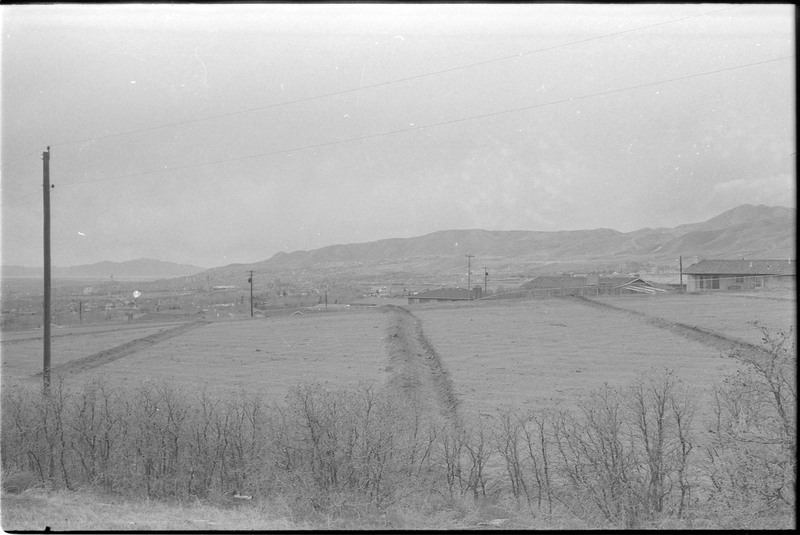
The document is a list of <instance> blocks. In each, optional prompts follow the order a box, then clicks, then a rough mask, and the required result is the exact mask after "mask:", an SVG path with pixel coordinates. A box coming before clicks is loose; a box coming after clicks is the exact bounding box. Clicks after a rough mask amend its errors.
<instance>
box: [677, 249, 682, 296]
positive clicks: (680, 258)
mask: <svg viewBox="0 0 800 535" xmlns="http://www.w3.org/2000/svg"><path fill="white" fill-rule="evenodd" d="M678 269H679V270H680V272H681V293H683V256H679V257H678Z"/></svg>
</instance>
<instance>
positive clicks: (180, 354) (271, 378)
mask: <svg viewBox="0 0 800 535" xmlns="http://www.w3.org/2000/svg"><path fill="white" fill-rule="evenodd" d="M384 324H385V317H384V315H383V314H380V313H378V312H377V311H376V310H375V309H366V310H357V311H353V312H341V313H329V314H324V313H317V314H304V315H300V314H298V315H290V316H280V317H270V318H259V319H251V318H247V319H243V320H228V321H220V322H212V323H207V324H205V325H201V326H199V327H197V328H195V329H192V330H191V331H187V332H185V333H182V334H180V335H178V336H175V337H173V338H170V339H168V340H165V341H162V342H160V343H157V344H151V345H150V346H147V347H143V348H142V349H141V350H139V351H137V352H136V353H134V354H131V355H128V356H126V357H125V358H122V359H119V360H116V361H114V362H113V363H111V364H108V365H104V366H99V367H96V368H93V369H89V370H86V371H85V372H83V373H81V374H79V375H74V374H73V375H71V376H70V377H69V378H68V381H79V382H82V381H84V380H87V379H89V378H92V377H100V376H102V377H104V378H105V379H106V380H108V381H110V382H111V383H114V384H124V383H133V384H135V383H137V382H141V381H145V380H150V379H171V380H174V381H175V382H176V383H178V384H181V385H184V386H190V385H191V386H198V387H202V386H206V387H208V390H209V391H210V392H216V393H224V392H232V391H239V390H247V391H250V392H256V393H259V394H263V395H265V396H267V397H270V398H275V400H278V399H277V398H282V397H283V396H284V395H285V394H286V392H287V391H288V389H289V388H290V387H291V386H293V385H296V384H298V383H303V382H312V381H319V382H330V383H332V384H335V385H337V386H345V385H348V384H354V383H356V382H358V381H360V380H363V381H370V382H381V381H383V380H384V378H385V370H384V367H385V366H386V362H385V358H384V357H383V355H384V348H383V341H382V338H383V336H384V335H385V325H384ZM144 332H146V331H142V333H144ZM121 335H122V337H121V338H120V339H119V340H117V341H116V342H115V343H110V342H109V341H108V339H106V338H104V340H105V343H106V348H108V347H111V346H113V345H117V344H120V343H123V342H127V341H129V340H131V339H132V336H131V333H130V332H129V331H124V332H123V333H121ZM103 336H104V337H105V336H109V334H105V333H104V335H103ZM70 342H72V345H69V344H62V345H61V346H60V349H63V350H67V351H69V353H70V355H74V354H79V353H80V348H81V347H84V342H83V341H82V340H81V339H77V338H76V339H74V340H70ZM36 347H37V348H38V351H39V355H41V341H38V342H37V346H36ZM86 347H87V349H86V350H85V351H84V352H83V355H82V356H85V355H87V354H90V353H92V352H95V351H99V350H100V349H102V347H101V344H99V343H93V344H92V345H91V348H89V347H88V346H86ZM25 349H26V350H27V351H26V353H25V355H24V356H23V355H21V354H17V352H16V351H15V350H16V347H15V346H9V347H8V350H7V351H6V348H4V356H3V360H4V365H3V366H4V372H5V366H6V363H5V361H8V366H9V371H10V372H15V373H16V374H18V373H19V371H21V370H24V371H25V372H30V373H31V374H32V373H36V372H38V371H40V369H41V357H40V356H39V357H38V359H37V360H35V364H34V365H32V366H21V365H20V364H19V363H18V362H17V361H18V360H20V359H21V360H24V361H26V362H27V361H29V360H30V359H31V358H32V355H31V353H33V351H32V348H28V347H27V346H25ZM53 353H54V355H55V353H56V346H55V340H54V342H53ZM64 361H65V359H63V358H59V362H64ZM53 363H54V365H55V364H56V359H55V357H54V358H53ZM56 372H57V370H55V369H54V374H55V373H56ZM4 375H5V373H4ZM19 378H20V379H22V378H23V377H22V376H19ZM6 379H9V378H6Z"/></svg>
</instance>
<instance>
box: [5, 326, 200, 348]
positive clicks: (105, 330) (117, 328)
mask: <svg viewBox="0 0 800 535" xmlns="http://www.w3.org/2000/svg"><path fill="white" fill-rule="evenodd" d="M185 324H186V322H185V321H171V322H165V323H137V324H134V325H130V324H123V325H120V326H108V327H107V328H105V327H106V326H103V327H104V328H102V329H98V330H96V331H85V332H68V333H59V332H56V333H52V334H51V335H50V338H64V337H66V336H89V335H96V334H104V333H115V332H120V331H136V330H144V329H157V328H159V327H170V326H172V325H185ZM87 327H88V328H93V327H95V326H91V325H90V326H87ZM67 328H74V327H73V326H70V327H67ZM78 328H80V327H78ZM12 333H13V331H11V332H9V333H6V334H12ZM43 336H44V335H43V334H37V335H35V336H26V337H25V338H6V339H0V344H3V345H5V344H16V343H19V342H30V341H31V340H41V339H42V337H43Z"/></svg>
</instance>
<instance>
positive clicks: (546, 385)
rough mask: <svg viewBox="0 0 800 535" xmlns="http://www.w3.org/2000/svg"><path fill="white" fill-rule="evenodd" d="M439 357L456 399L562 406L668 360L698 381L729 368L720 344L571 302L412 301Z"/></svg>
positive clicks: (484, 405) (473, 403)
mask: <svg viewBox="0 0 800 535" xmlns="http://www.w3.org/2000/svg"><path fill="white" fill-rule="evenodd" d="M412 310H414V313H415V314H416V315H417V316H418V317H419V318H420V319H422V323H423V329H424V330H425V334H426V335H427V336H428V338H429V339H430V341H431V343H432V344H433V346H434V347H436V349H437V351H438V352H439V354H440V356H441V358H442V360H443V361H444V363H445V365H446V366H447V369H448V371H449V373H450V375H451V378H452V380H453V382H454V384H455V388H456V391H457V394H458V396H459V398H460V399H461V400H462V403H463V406H464V408H465V409H466V410H467V411H469V412H473V413H477V412H484V413H485V412H492V410H493V409H494V408H497V407H500V406H503V405H512V406H517V407H541V406H544V405H557V406H559V407H566V406H570V405H571V404H572V402H574V401H575V400H576V399H577V398H578V397H579V396H581V395H585V394H588V393H589V391H591V390H593V389H596V388H598V387H600V386H602V385H603V384H604V383H609V384H611V385H619V386H621V385H625V384H628V383H630V382H631V381H632V380H633V379H634V378H635V377H636V375H637V374H638V373H640V372H643V371H646V370H648V369H650V368H659V367H664V366H667V367H669V368H671V369H674V370H676V373H677V375H678V377H679V378H680V379H682V380H683V381H685V382H686V384H689V385H693V386H695V387H697V389H698V390H700V389H707V387H708V386H709V385H710V384H712V383H713V382H714V381H716V380H718V379H719V378H720V377H721V376H722V374H723V373H725V372H729V371H732V370H734V369H735V366H734V363H732V362H730V361H728V360H727V359H722V358H720V353H719V351H718V350H716V349H713V348H710V347H708V346H706V345H703V344H701V343H699V342H695V341H691V340H687V339H686V338H684V337H681V336H678V335H676V334H674V333H671V332H669V331H665V330H663V329H659V328H657V327H654V326H651V325H647V324H645V323H644V322H642V321H641V320H640V319H638V318H636V317H635V316H633V315H630V316H628V315H626V314H624V313H622V314H616V313H613V312H610V313H604V312H602V311H600V310H599V309H597V308H595V307H587V306H585V305H583V304H581V303H579V302H577V301H571V300H563V299H537V300H520V301H508V302H506V303H503V304H496V303H481V304H472V305H451V306H441V305H439V306H429V307H425V306H423V307H419V308H413V309H412Z"/></svg>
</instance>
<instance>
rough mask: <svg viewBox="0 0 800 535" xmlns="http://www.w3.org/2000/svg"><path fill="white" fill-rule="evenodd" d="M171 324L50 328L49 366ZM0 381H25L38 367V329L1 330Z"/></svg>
mask: <svg viewBox="0 0 800 535" xmlns="http://www.w3.org/2000/svg"><path fill="white" fill-rule="evenodd" d="M173 326H174V324H141V325H124V324H122V325H120V324H118V325H112V326H90V327H71V328H63V329H53V330H52V331H51V341H50V350H51V366H53V367H56V366H59V365H61V364H66V363H67V362H70V361H72V360H75V359H78V358H81V357H85V356H87V355H91V354H92V353H97V352H99V351H103V350H106V349H109V348H111V347H114V346H117V345H119V344H123V343H125V342H129V341H131V340H135V339H137V338H142V337H145V336H148V335H152V334H154V333H158V332H160V331H163V330H166V329H169V328H170V327H173ZM2 340H3V341H2V345H0V351H1V353H0V356H2V368H0V370H1V371H2V378H3V384H4V385H8V384H14V383H17V382H25V381H27V380H28V379H30V377H31V376H33V375H34V374H36V373H39V372H41V371H42V330H41V329H39V330H36V331H16V332H10V333H3V338H2Z"/></svg>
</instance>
